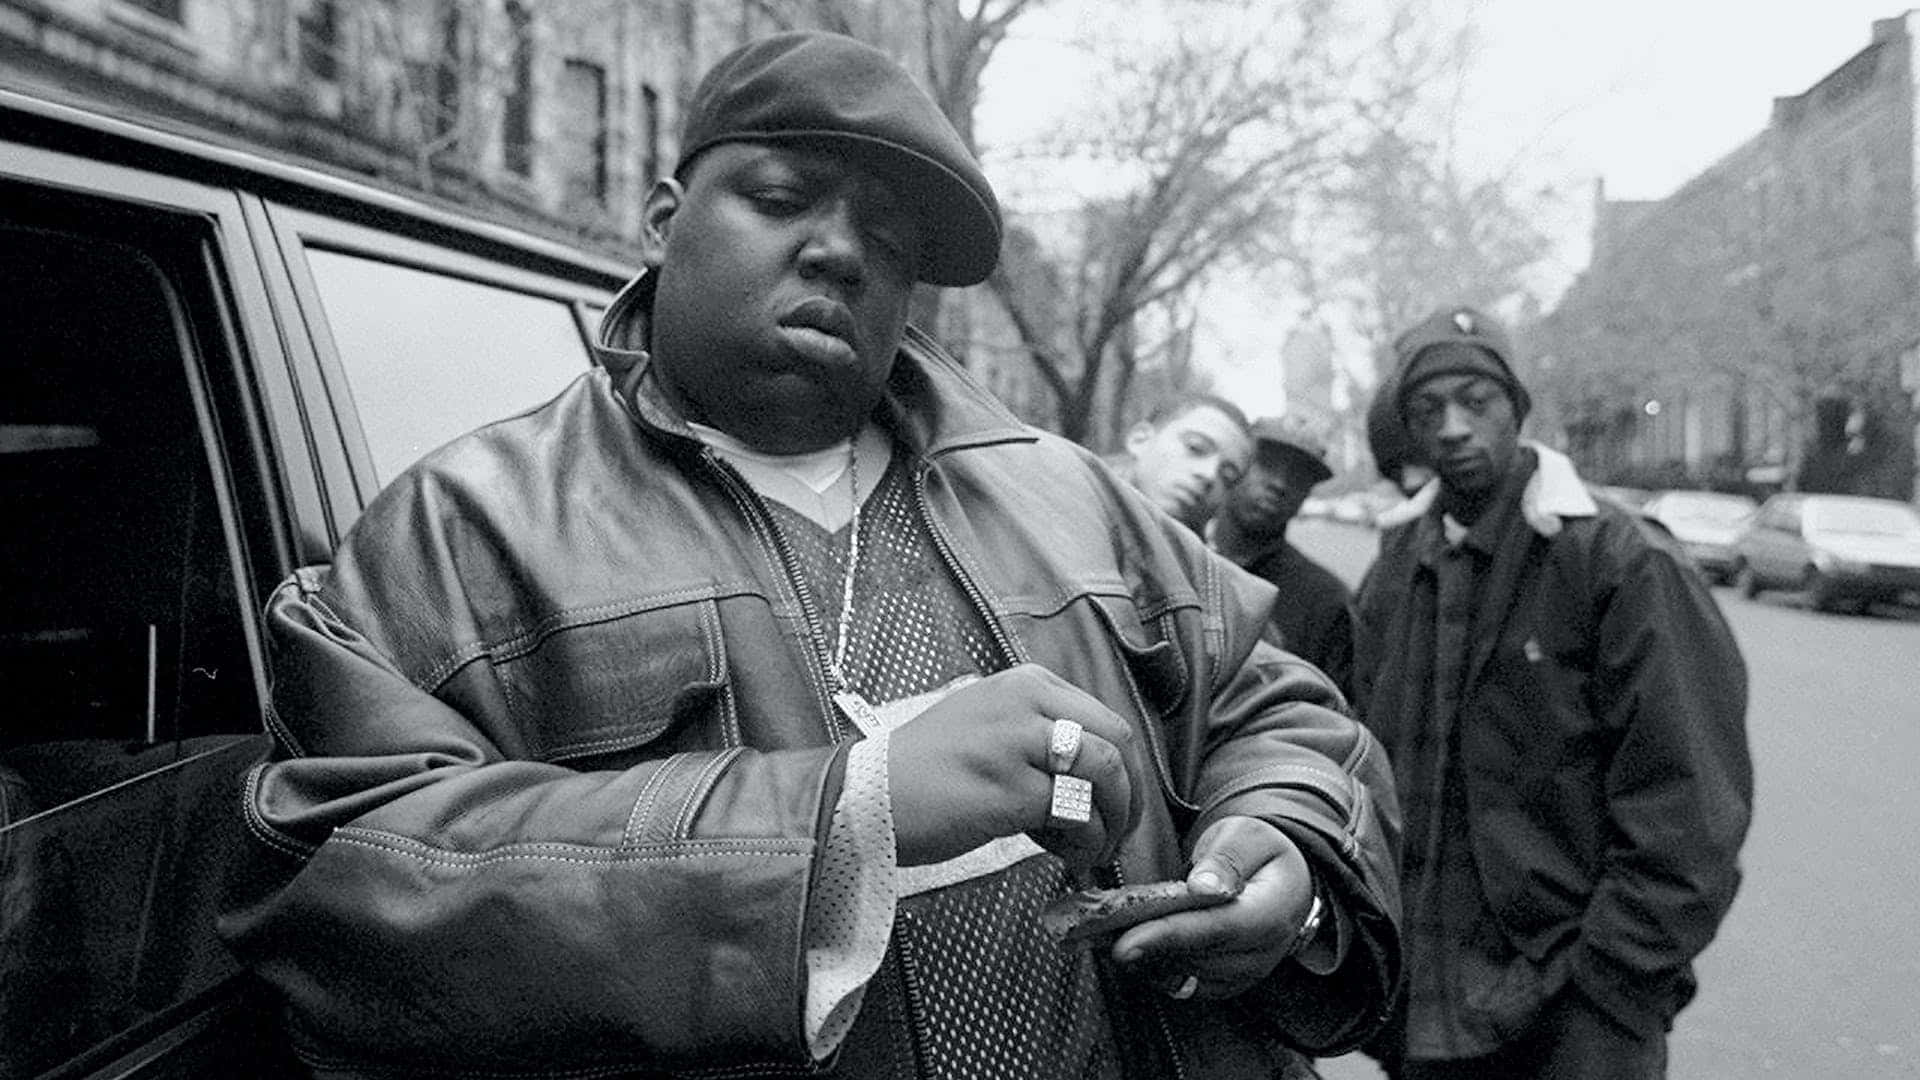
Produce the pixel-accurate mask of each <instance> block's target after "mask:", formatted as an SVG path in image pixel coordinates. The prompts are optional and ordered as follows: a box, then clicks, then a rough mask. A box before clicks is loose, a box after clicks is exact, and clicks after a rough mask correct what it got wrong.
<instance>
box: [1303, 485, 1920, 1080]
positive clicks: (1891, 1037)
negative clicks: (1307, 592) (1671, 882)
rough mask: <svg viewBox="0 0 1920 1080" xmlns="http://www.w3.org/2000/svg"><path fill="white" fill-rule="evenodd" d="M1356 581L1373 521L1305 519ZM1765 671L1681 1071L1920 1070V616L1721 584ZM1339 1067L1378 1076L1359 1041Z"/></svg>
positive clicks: (1707, 1078) (1678, 1031) (1324, 552)
mask: <svg viewBox="0 0 1920 1080" xmlns="http://www.w3.org/2000/svg"><path fill="white" fill-rule="evenodd" d="M1293 540H1294V543H1295V544H1296V545H1297V546H1299V547H1300V548H1301V550H1303V551H1305V552H1307V553H1308V554H1309V555H1312V556H1313V557H1315V558H1317V559H1320V560H1321V561H1322V562H1323V563H1325V564H1326V565H1327V566H1328V567H1329V568H1330V569H1332V570H1334V571H1335V572H1336V573H1338V574H1340V575H1341V576H1343V577H1344V578H1346V579H1347V580H1348V581H1349V582H1356V583H1357V581H1358V579H1359V575H1360V573H1361V572H1362V571H1363V570H1364V569H1365V567H1366V565H1367V563H1368V562H1369V561H1370V560H1371V559H1372V557H1373V552H1374V547H1375V538H1374V535H1373V534H1372V533H1371V532H1370V531H1368V530H1366V529H1362V528H1359V527H1357V526H1350V525H1342V524H1337V523H1333V522H1327V521H1318V520H1302V521H1297V522H1295V523H1294V526H1293ZM1714 594H1715V597H1716V599H1718V600H1719V602H1720V606H1721V609H1722V610H1723V611H1724V612H1725V613H1726V616H1727V621H1728V623H1729V624H1730V625H1731V626H1732V627H1733V630H1734V634H1735V635H1736V636H1737V637H1738V638H1739V641H1740V647H1741V650H1742V651H1743V653H1744V654H1745V656H1746V660H1747V670H1748V674H1749V677H1750V680H1751V694H1750V698H1749V701H1750V704H1749V708H1748V713H1747V727H1748V733H1749V739H1750V741H1751V744H1752V747H1753V758H1754V773H1755V781H1754V783H1755V790H1756V795H1755V809H1754V819H1753V828H1752V831H1751V832H1750V833H1749V834H1748V839H1747V846H1746V849H1745V853H1744V859H1743V863H1744V866H1745V870H1746V880H1745V883H1744V884H1743V885H1742V887H1741V890H1740V894H1739V896H1738V898H1737V899H1736V900H1735V901H1734V905H1733V910H1732V912H1731V913H1730V914H1729V915H1728V917H1727V921H1726V922H1725V923H1723V924H1722V925H1721V930H1720V935H1719V937H1717V938H1716V939H1715V940H1714V942H1713V943H1712V944H1711V945H1710V946H1708V948H1707V951H1706V952H1705V953H1704V954H1702V956H1701V958H1700V961H1699V963H1698V970H1699V974H1700V982H1701V989H1700V994H1699V996H1698V997H1697V998H1695V999H1694V1002H1693V1004H1692V1005H1691V1006H1689V1007H1688V1008H1687V1010H1686V1011H1685V1012H1683V1013H1681V1014H1680V1017H1679V1020H1678V1021H1677V1022H1676V1023H1675V1025H1674V1031H1673V1038H1672V1042H1671V1066H1670V1069H1669V1075H1670V1076H1671V1077H1673V1080H1751V1078H1753V1077H1765V1076H1780V1077H1795V1078H1803V1077H1806V1078H1812V1077H1818V1078H1835V1080H1896V1078H1909V1080H1910V1078H1914V1077H1920V828H1916V823H1920V612H1916V611H1912V610H1903V609H1895V608H1880V609H1877V610H1876V611H1875V612H1874V613H1873V614H1871V615H1867V616H1850V615H1828V614H1821V613H1818V612H1815V611H1813V610H1811V609H1810V608H1809V607H1808V606H1807V604H1806V601H1805V599H1804V598H1802V597H1797V596H1790V595H1779V594H1773V593H1766V594H1762V595H1761V596H1760V597H1759V598H1757V599H1755V600H1743V599H1741V598H1740V597H1739V596H1738V595H1737V594H1735V593H1734V592H1733V591H1732V590H1731V589H1715V590H1714ZM1320 1070H1321V1073H1322V1075H1323V1076H1324V1077H1326V1080H1378V1078H1379V1077H1380V1076H1381V1073H1380V1071H1379V1070H1378V1069H1377V1068H1376V1067H1375V1066H1374V1065H1373V1064H1372V1063H1371V1062H1370V1061H1368V1060H1366V1059H1365V1058H1362V1057H1360V1056H1358V1055H1348V1056H1347V1057H1343V1058H1338V1059H1334V1060H1330V1061H1324V1062H1322V1063H1321V1064H1320Z"/></svg>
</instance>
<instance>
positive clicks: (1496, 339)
mask: <svg viewBox="0 0 1920 1080" xmlns="http://www.w3.org/2000/svg"><path fill="white" fill-rule="evenodd" d="M1393 353H1394V359H1395V372H1394V381H1395V383H1396V384H1397V393H1396V395H1395V404H1396V406H1397V407H1398V408H1399V409H1400V410H1402V411H1404V409H1405V407H1406V400H1407V398H1408V397H1409V396H1410V395H1411V394H1412V393H1413V390H1414V388H1415V387H1416V386H1418V385H1419V384H1420V383H1422V382H1425V381H1426V380H1428V379H1431V378H1433V377H1434V376H1436V375H1481V376H1485V377H1486V378H1489V379H1492V380H1493V381H1495V382H1497V383H1499V384H1500V386H1501V388H1502V389H1504V390H1505V391H1506V392H1507V397H1508V398H1509V399H1511V400H1512V402H1513V411H1514V417H1515V418H1516V419H1518V420H1525V419H1526V417H1527V411H1528V410H1529V409H1531V408H1532V407H1533V399H1532V398H1531V397H1529V396H1528V394H1527V391H1526V388H1525V387H1523V386H1521V385H1520V380H1519V379H1517V378H1515V377H1514V374H1513V366H1512V358H1513V345H1512V342H1510V341H1509V340H1508V338H1507V333H1506V330H1505V329H1503V328H1502V327H1501V326H1500V324H1499V323H1498V322H1496V321H1494V319H1493V318H1492V317H1490V316H1488V315H1485V314H1482V313H1481V312H1479V311H1476V310H1474V309H1473V308H1470V307H1447V308H1441V309H1440V310H1438V311H1435V312H1434V313H1433V314H1431V315H1429V316H1427V317H1426V318H1425V319H1423V320H1421V321H1420V322H1419V323H1417V324H1415V326H1414V327H1413V328H1412V329H1411V330H1408V331H1407V332H1406V333H1404V334H1401V335H1400V337H1399V338H1398V339H1396V340H1395V341H1394V343H1393Z"/></svg>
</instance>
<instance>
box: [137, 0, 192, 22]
mask: <svg viewBox="0 0 1920 1080" xmlns="http://www.w3.org/2000/svg"><path fill="white" fill-rule="evenodd" d="M122 2H123V3H125V4H126V5H127V6H128V7H134V8H139V9H140V10H141V11H144V12H146V13H147V14H149V15H157V16H159V17H160V18H162V19H165V20H167V21H168V22H171V23H179V24H180V25H182V26H185V25H186V22H187V18H186V12H185V8H186V6H187V5H186V0H122Z"/></svg>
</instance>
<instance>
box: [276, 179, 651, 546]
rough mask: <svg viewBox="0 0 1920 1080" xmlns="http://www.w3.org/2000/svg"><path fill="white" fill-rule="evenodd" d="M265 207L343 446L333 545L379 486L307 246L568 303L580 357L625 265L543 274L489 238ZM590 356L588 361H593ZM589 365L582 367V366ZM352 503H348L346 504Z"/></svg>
mask: <svg viewBox="0 0 1920 1080" xmlns="http://www.w3.org/2000/svg"><path fill="white" fill-rule="evenodd" d="M267 212H268V214H269V216H270V218H271V221H272V224H273V234H274V237H275V240H276V242H277V244H278V245H279V256H280V258H281V260H282V262H283V265H284V267H285V269H286V272H287V275H288V279H289V281H290V282H291V286H292V294H293V299H294V301H295V302H296V303H297V305H298V307H299V311H300V314H301V317H302V318H303V319H304V321H305V323H306V325H307V328H308V330H309V334H310V337H311V339H312V341H313V345H314V349H315V350H316V370H317V376H318V378H319V380H320V382H319V384H318V385H317V386H314V387H312V388H311V390H312V392H313V393H315V394H317V395H320V396H321V399H323V400H326V401H329V402H330V403H332V412H333V416H334V419H335V422H336V423H337V425H338V427H339V431H340V437H341V440H342V442H343V444H344V446H345V450H346V454H345V463H344V464H345V471H344V472H341V471H339V470H338V469H332V470H329V471H328V472H327V474H326V475H325V477H324V482H325V483H326V484H327V485H328V489H329V503H330V505H331V506H332V507H333V514H332V522H331V525H332V528H333V530H334V535H333V537H332V539H333V541H334V543H336V544H337V543H338V542H339V540H340V539H341V538H342V537H343V536H344V535H345V533H346V531H347V529H348V528H349V527H351V525H352V521H353V519H354V518H356V517H357V516H358V513H359V510H360V509H362V508H364V507H365V506H366V505H367V504H368V503H369V502H371V501H372V499H373V497H374V496H375V495H376V494H378V492H379V490H380V487H381V486H382V479H381V478H380V476H379V475H378V469H377V468H376V466H375V462H374V456H373V452H372V449H371V447H370V445H369V442H368V439H367V435H366V431H365V429H364V427H363V426H362V424H361V421H360V419H359V414H358V412H357V410H356V408H355V407H354V404H353V390H352V386H351V381H350V379H349V376H348V372H347V369H346V367H345V365H344V364H343V363H342V361H341V358H340V352H339V347H338V345H337V343H336V341H335V339H334V335H333V330H332V327H331V326H330V325H329V321H328V318H327V315H326V309H325V306H324V302H323V298H322V295H321V291H320V287H319V285H318V283H317V282H316V281H315V279H314V274H313V271H312V269H311V267H310V265H309V262H308V252H309V250H310V249H318V250H324V251H330V252H335V253H339V254H342V255H349V256H355V257H359V258H365V259H372V260H376V261H380V262H385V263H390V264H392V265H395V266H399V267H404V268H408V269H413V270H419V271H422V272H425V273H429V274H434V275H437V276H444V277H447V278H451V279H455V280H460V281H466V282H471V283H474V284H479V285H485V286H491V287H494V288H500V289H506V290H510V291H513V292H517V293H523V294H527V295H530V296H533V297H537V298H542V299H546V300H551V301H554V302H556V303H559V304H561V305H563V306H564V307H565V308H566V309H567V310H568V311H569V313H571V314H572V316H573V318H574V320H575V323H576V326H577V327H578V328H579V329H580V331H581V334H582V338H581V346H582V353H583V356H586V357H589V358H590V357H591V353H590V351H589V350H588V349H587V346H588V345H589V344H590V343H591V327H590V326H589V325H588V323H587V320H586V319H584V318H582V317H581V314H580V312H581V310H582V308H583V307H585V308H591V307H594V306H600V307H604V305H605V304H606V303H608V302H609V301H610V299H611V297H612V295H613V293H614V291H615V290H616V289H617V288H618V286H619V285H620V284H623V283H624V281H625V278H624V276H623V275H624V273H625V269H624V268H622V267H618V266H617V265H616V264H614V263H612V262H611V261H608V262H606V263H604V264H597V265H594V266H591V267H579V268H578V269H580V270H581V273H580V275H579V276H580V277H583V278H587V277H598V278H599V279H600V284H598V285H593V284H588V283H586V282H585V281H582V280H577V279H573V278H568V277H564V276H561V275H560V274H558V273H544V272H541V271H539V270H535V269H529V268H528V267H526V266H522V265H516V264H515V263H514V262H509V261H507V260H508V259H511V258H514V256H515V252H514V251H512V250H511V249H510V248H508V247H505V246H499V247H489V246H488V244H487V242H485V241H484V240H479V241H475V243H474V246H475V247H476V248H481V249H484V250H486V253H485V254H482V253H479V252H478V251H466V250H459V249H456V248H454V247H451V246H447V245H443V244H438V243H431V242H428V241H424V240H420V239H416V238H413V237H411V236H408V235H404V234H402V233H396V232H390V231H385V230H382V229H378V228H373V227H370V226H367V225H362V224H357V223H354V222H349V221H344V220H342V219H340V218H338V217H333V216H329V215H327V214H324V213H320V212H318V211H317V210H312V209H307V208H303V207H299V206H293V205H289V204H285V203H277V202H269V203H268V204H267ZM517 261H520V262H525V263H528V264H532V263H535V262H536V261H537V260H536V259H535V258H534V256H533V255H532V254H531V253H527V254H526V256H525V258H524V259H520V260H517ZM589 362H590V359H589ZM582 370H585V366H583V367H582ZM349 502H350V503H351V506H350V508H349V506H348V505H347V504H348V503H349Z"/></svg>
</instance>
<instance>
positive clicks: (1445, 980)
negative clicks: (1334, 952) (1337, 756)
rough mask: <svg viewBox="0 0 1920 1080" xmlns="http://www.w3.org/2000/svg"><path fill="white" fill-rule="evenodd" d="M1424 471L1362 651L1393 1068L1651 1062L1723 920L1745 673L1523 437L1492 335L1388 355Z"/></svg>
mask: <svg viewBox="0 0 1920 1080" xmlns="http://www.w3.org/2000/svg"><path fill="white" fill-rule="evenodd" d="M1395 352H1396V356H1397V360H1398V364H1397V372H1396V381H1395V382H1394V383H1393V384H1392V385H1394V386H1395V387H1396V388H1397V406H1398V411H1399V414H1400V417H1401V418H1402V419H1403V420H1404V422H1405V424H1406V427H1407V429H1408V431H1409V432H1410V433H1411V435H1412V437H1413V439H1414V442H1415V444H1416V447H1415V449H1416V451H1417V453H1418V455H1419V457H1420V458H1422V459H1423V460H1425V461H1426V462H1428V463H1430V464H1431V465H1432V466H1433V468H1434V469H1435V470H1436V471H1437V472H1438V479H1436V480H1434V481H1433V482H1432V483H1431V484H1429V485H1428V487H1427V488H1426V489H1425V490H1423V491H1422V493H1421V495H1420V496H1419V498H1420V499H1421V500H1423V503H1422V505H1423V510H1422V512H1421V514H1420V516H1418V517H1417V518H1415V519H1413V520H1411V521H1409V522H1407V523H1405V524H1402V525H1399V526H1397V527H1395V528H1393V529H1390V530H1388V531H1387V532H1386V533H1384V534H1383V535H1382V537H1381V541H1380V555H1379V557H1378V559H1377V560H1376V561H1375V563H1374V565H1373V567H1372V568H1371V569H1370V570H1369V571H1368V574H1367V577H1366V580H1365V581H1363V582H1362V584H1361V587H1360V595H1359V599H1358V603H1357V607H1358V613H1359V625H1358V632H1357V640H1358V654H1357V658H1356V664H1355V674H1356V680H1355V681H1356V683H1357V693H1358V696H1359V697H1360V699H1361V708H1362V713H1361V715H1362V716H1363V718H1364V720H1365V722H1366V724H1367V726H1368V727H1370V728H1372V729H1373V730H1374V732H1375V734H1377V735H1379V736H1380V739H1381V741H1382V742H1383V743H1385V744H1386V745H1387V748H1388V750H1389V751H1390V754H1391V757H1392V759H1393V765H1394V774H1395V777H1396V779H1397V780H1398V782H1399V783H1398V787H1399V793H1400V798H1401V800H1402V804H1403V808H1404V810H1405V819H1406V837H1407V843H1406V847H1405V849H1404V862H1403V864H1402V888H1403V890H1404V893H1403V895H1405V896H1406V898H1407V904H1408V907H1407V920H1406V942H1407V950H1408V951H1407V975H1408V981H1407V991H1406V994H1405V995H1404V998H1403V1002H1402V1004H1403V1007H1402V1009H1401V1011H1400V1015H1399V1017H1398V1018H1397V1023H1396V1025H1395V1028H1394V1030H1393V1032H1392V1033H1391V1034H1390V1035H1388V1036H1387V1037H1386V1038H1384V1039H1382V1040H1380V1041H1379V1043H1378V1044H1377V1046H1376V1049H1377V1051H1378V1053H1379V1056H1380V1057H1381V1058H1382V1060H1383V1061H1384V1062H1385V1063H1386V1064H1387V1066H1388V1070H1389V1073H1390V1074H1391V1075H1392V1076H1393V1077H1395V1078H1396V1080H1431V1078H1436V1077H1556V1078H1566V1080H1583V1078H1591V1077H1606V1078H1634V1080H1637V1078H1646V1077H1660V1076H1664V1075H1665V1074H1666V1038H1667V1031H1668V1030H1669V1028H1670V1027H1671V1026H1672V1023H1673V1020H1674V1016H1675V1015H1676V1014H1677V1013H1678V1012H1679V1011H1680V1009H1681V1008H1682V1007H1683V1006H1684V1005H1685V1004H1686V1003H1687V1001H1688V999H1689V998H1691V997H1692V995H1693V992H1694V986H1695V983H1694V976H1693V971H1692V960H1693V957H1694V956H1695V955H1696V954H1697V953H1699V951H1700V950H1701V949H1702V948H1703V947H1705V945H1706V944H1707V941H1708V940H1709V939H1710V938H1711V937H1712V936H1713V934H1714V932H1715V930H1716V928H1717V927H1718V926H1719V923H1720V919H1721V917H1722V916H1723V915H1725V914H1726V911H1727V907H1728V905H1729V904H1730V903H1731V902H1732V900H1733V894H1734V890H1735V888H1736V886H1737V885H1738V884H1739V880H1740V871H1739V865H1738V854H1739V849H1740V844H1741V842H1742V840H1743V838H1744V836H1745V834H1746V828H1747V821H1748V817H1749V808H1750V806H1751V803H1752V782H1753V780H1752V768H1751V764H1750V762H1749V758H1748V753H1747V740H1746V731H1745V718H1746V692H1747V683H1746V668H1745V665H1744V663H1743V661H1742V659H1741V656H1740V653H1739V650H1738V648H1737V647H1736V646H1735V644H1734V641H1733V637H1732V635H1731V634H1730V633H1729V632H1728V629H1727V626H1726V623H1725V622H1724V621H1723V620H1722V619H1721V617H1720V612H1719V609H1718V608H1717V607H1716V606H1715V604H1714V601H1713V598H1712V597H1711V596H1710V595H1708V593H1707V590H1706V588H1705V587H1704V585H1703V584H1702V583H1701V580H1700V578H1699V576H1698V575H1697V574H1696V573H1694V572H1693V571H1692V570H1691V569H1690V568H1689V567H1687V566H1686V565H1685V564H1684V561H1683V559H1682V558H1681V557H1679V556H1677V555H1676V554H1675V553H1674V552H1673V551H1672V550H1671V549H1670V548H1669V547H1668V546H1666V545H1664V544H1661V543H1658V542H1654V541H1651V540H1649V538H1648V537H1647V536H1646V535H1645V534H1644V533H1643V532H1642V531H1641V529H1640V527H1639V525H1638V524H1637V523H1636V522H1635V521H1634V520H1633V519H1632V518H1630V517H1628V516H1627V515H1626V514H1625V513H1624V512H1622V511H1620V510H1619V509H1617V508H1615V507H1612V506H1609V505H1604V504H1596V503H1595V502H1594V500H1593V499H1592V498H1590V497H1589V496H1588V495H1587V492H1586V489H1585V488H1584V486H1583V485H1582V484H1581V483H1580V480H1579V477H1578V476H1577V475H1575V473H1574V470H1573V466H1572V464H1571V463H1570V462H1569V461H1568V460H1567V459H1566V458H1565V457H1563V456H1561V455H1559V454H1557V453H1555V452H1553V451H1552V450H1549V449H1547V448H1545V447H1542V446H1538V445H1534V444H1531V443H1527V442H1523V441H1522V440H1521V439H1520V437H1519V433H1520V425H1521V422H1522V421H1523V420H1524V419H1525V417H1526V414H1527V409H1528V405H1529V399H1528V396H1527V391H1526V388H1525V387H1524V386H1522V385H1521V383H1520V381H1519V380H1518V379H1517V378H1515V376H1514V371H1513V365H1512V357H1513V352H1512V348H1511V346H1510V345H1509V344H1508V341H1507V338H1506V335H1505V333H1504V332H1502V330H1501V329H1500V327H1499V326H1498V324H1496V323H1495V322H1494V321H1493V320H1492V319H1490V318H1488V317H1487V316H1486V315H1484V314H1482V313H1480V312H1478V311H1475V310H1473V309H1471V308H1445V309H1442V310H1440V311H1438V312H1435V313H1434V314H1433V315H1432V316H1431V317H1429V318H1428V319H1426V320H1425V321H1423V322H1422V323H1420V324H1419V325H1417V326H1415V327H1414V328H1413V329H1411V330H1409V331H1407V333H1406V334H1404V335H1403V336H1402V337H1401V338H1400V339H1399V341H1398V342H1397V343H1396V345H1395Z"/></svg>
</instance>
